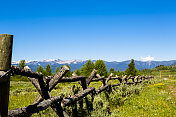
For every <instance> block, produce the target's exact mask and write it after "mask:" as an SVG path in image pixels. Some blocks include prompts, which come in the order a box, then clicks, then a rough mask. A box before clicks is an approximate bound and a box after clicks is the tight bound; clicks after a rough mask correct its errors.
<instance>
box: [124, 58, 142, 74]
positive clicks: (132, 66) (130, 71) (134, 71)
mask: <svg viewBox="0 0 176 117" xmlns="http://www.w3.org/2000/svg"><path fill="white" fill-rule="evenodd" d="M125 74H126V75H131V76H136V75H139V71H138V70H137V69H136V68H135V63H134V59H132V60H131V63H130V64H128V68H127V69H126V70H125Z"/></svg>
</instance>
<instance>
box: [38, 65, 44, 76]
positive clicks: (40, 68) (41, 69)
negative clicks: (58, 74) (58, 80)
mask: <svg viewBox="0 0 176 117" xmlns="http://www.w3.org/2000/svg"><path fill="white" fill-rule="evenodd" d="M37 72H39V73H40V72H41V73H42V74H43V75H45V70H44V69H43V67H42V66H41V65H40V66H39V67H38V68H37Z"/></svg>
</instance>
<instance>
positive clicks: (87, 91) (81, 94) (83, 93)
mask: <svg viewBox="0 0 176 117" xmlns="http://www.w3.org/2000/svg"><path fill="white" fill-rule="evenodd" d="M93 91H95V87H89V88H87V89H85V90H83V91H81V92H79V93H78V94H75V95H73V96H71V97H68V98H65V99H64V100H63V102H62V104H63V107H65V106H69V105H70V104H72V103H74V102H76V101H78V100H80V99H82V98H83V97H85V96H87V95H88V94H90V93H92V92H93Z"/></svg>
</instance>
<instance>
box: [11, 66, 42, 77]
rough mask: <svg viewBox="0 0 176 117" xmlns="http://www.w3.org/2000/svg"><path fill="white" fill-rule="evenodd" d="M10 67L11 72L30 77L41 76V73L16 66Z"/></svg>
mask: <svg viewBox="0 0 176 117" xmlns="http://www.w3.org/2000/svg"><path fill="white" fill-rule="evenodd" d="M11 69H12V74H16V75H22V76H26V77H31V78H43V75H42V74H41V73H37V72H33V71H30V70H25V69H20V68H18V67H16V66H12V67H11Z"/></svg>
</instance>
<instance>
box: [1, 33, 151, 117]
mask: <svg viewBox="0 0 176 117" xmlns="http://www.w3.org/2000/svg"><path fill="white" fill-rule="evenodd" d="M3 36H4V35H3ZM7 36H9V35H7ZM7 36H5V37H7ZM10 37H11V36H10ZM8 42H9V41H8ZM0 45H1V35H0ZM5 48H6V47H5ZM9 49H11V46H9ZM2 50H3V49H2V48H0V55H1V51H2ZM7 50H8V49H7ZM8 51H10V50H8ZM10 54H11V52H9V57H11V55H10ZM5 57H7V56H5ZM0 58H1V57H0ZM2 60H3V61H4V62H5V61H6V60H5V59H0V71H1V72H0V86H1V87H0V88H1V89H0V103H2V102H3V99H5V100H6V103H3V104H1V106H0V112H1V116H2V117H6V116H9V117H28V116H31V115H32V114H34V113H38V112H39V111H42V110H45V109H47V108H48V107H51V108H52V109H53V110H54V111H55V112H56V114H57V115H58V116H59V117H68V116H69V115H68V114H67V113H66V112H65V110H64V109H63V108H64V107H67V106H71V105H74V104H75V103H76V102H77V101H79V100H81V99H83V98H85V97H86V96H87V95H91V97H92V100H93V99H94V96H95V95H97V94H99V93H101V92H102V91H105V90H107V89H108V90H109V91H110V89H111V87H117V86H120V85H121V84H127V85H132V84H138V83H141V82H142V81H143V80H146V79H147V80H148V79H152V78H154V77H152V76H148V77H147V76H135V77H131V76H127V75H125V76H123V77H119V76H116V77H113V74H112V73H111V74H110V75H109V77H108V78H105V77H101V76H100V75H99V74H97V70H95V69H94V70H93V71H92V73H91V74H90V76H89V77H88V78H86V77H85V76H77V75H76V74H73V76H72V77H70V78H68V77H64V75H65V74H66V73H67V72H68V71H69V68H68V67H67V66H63V67H62V68H61V69H60V70H59V71H58V72H57V73H56V74H55V75H54V76H53V77H44V76H43V75H42V74H41V73H37V72H33V71H32V70H31V69H20V68H18V67H16V66H12V67H11V66H10V67H8V69H2V67H1V66H2V65H1V64H2V63H3V62H2ZM8 61H9V60H8ZM10 62H11V59H10ZM6 63H8V62H7V61H6ZM3 64H4V63H3ZM10 65H11V64H10ZM13 74H17V75H22V76H26V77H27V78H28V79H29V80H30V81H31V82H32V84H33V85H34V86H35V88H36V89H37V91H38V92H39V95H38V96H37V98H36V99H35V100H34V102H33V103H32V104H31V105H29V106H27V107H22V108H17V109H15V110H9V111H8V113H5V112H3V111H4V109H7V107H8V99H9V83H10V80H9V79H10V75H13ZM130 79H132V80H131V81H130V82H129V80H130ZM110 80H119V82H120V83H119V84H113V85H111V84H110V83H108V81H110ZM97 81H102V86H101V87H100V88H99V89H97V90H96V89H95V87H89V84H90V83H91V82H97ZM64 82H79V84H80V85H81V87H82V90H81V91H79V92H78V93H76V94H74V95H72V96H69V97H67V98H64V97H63V96H55V97H53V96H52V95H51V94H50V92H51V91H52V90H53V89H54V88H55V86H56V85H57V84H58V83H64ZM2 84H5V85H6V90H5V91H6V92H5V93H4V94H3V91H2V86H3V87H4V85H2ZM4 95H6V96H4ZM4 105H7V107H6V108H4V107H3V106H4ZM7 114H8V115H7Z"/></svg>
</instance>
